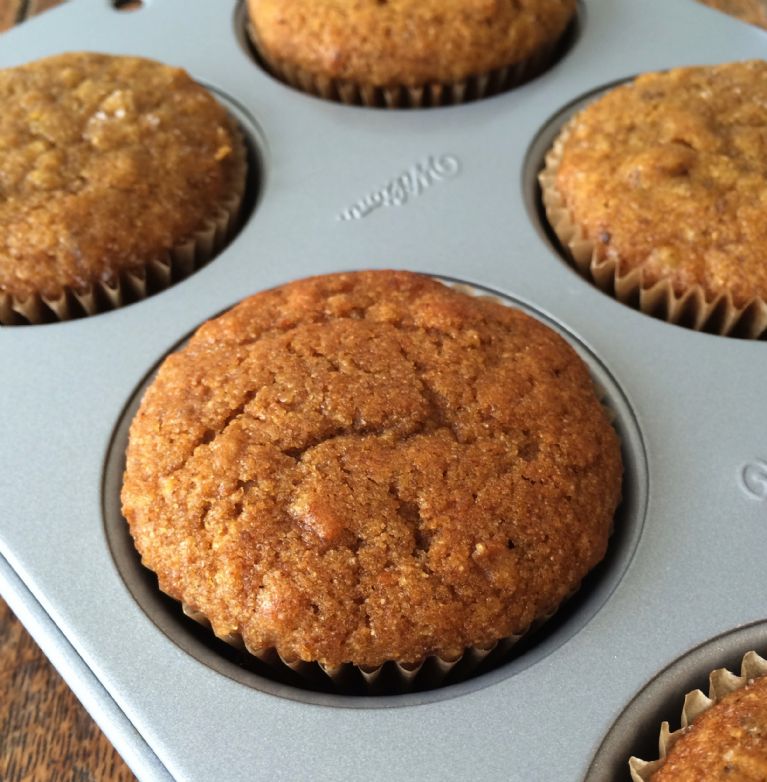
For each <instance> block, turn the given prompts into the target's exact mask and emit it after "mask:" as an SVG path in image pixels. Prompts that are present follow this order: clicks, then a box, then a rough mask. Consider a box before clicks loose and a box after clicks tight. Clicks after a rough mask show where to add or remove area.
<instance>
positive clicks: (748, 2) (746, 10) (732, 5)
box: [698, 0, 767, 28]
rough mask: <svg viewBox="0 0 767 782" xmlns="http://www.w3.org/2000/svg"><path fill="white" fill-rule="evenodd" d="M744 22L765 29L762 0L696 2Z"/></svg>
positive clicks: (765, 22)
mask: <svg viewBox="0 0 767 782" xmlns="http://www.w3.org/2000/svg"><path fill="white" fill-rule="evenodd" d="M698 2H701V3H703V4H704V5H708V6H710V7H711V8H716V10H717V11H722V12H723V13H725V14H729V15H730V16H735V17H737V18H738V19H741V20H743V21H744V22H749V23H750V24H755V25H758V26H759V27H764V28H767V8H765V7H764V3H763V2H762V0H698Z"/></svg>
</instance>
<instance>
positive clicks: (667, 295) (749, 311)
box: [538, 126, 767, 339]
mask: <svg viewBox="0 0 767 782" xmlns="http://www.w3.org/2000/svg"><path fill="white" fill-rule="evenodd" d="M569 134H570V130H569V127H568V126H565V128H564V129H563V130H562V132H561V133H560V134H559V136H558V137H557V138H556V140H555V141H554V144H553V146H552V147H551V149H550V150H549V152H548V153H547V155H546V164H545V167H544V169H543V170H542V171H541V172H540V174H539V175H538V182H539V184H540V186H541V198H542V201H543V206H544V210H545V212H546V218H547V220H548V223H549V225H550V226H551V228H552V230H553V231H554V234H555V235H556V237H557V239H558V240H559V242H560V244H561V246H562V249H563V250H564V253H565V255H566V257H567V258H568V259H569V261H570V262H571V263H572V264H573V265H574V266H575V267H576V268H577V269H578V270H579V271H580V272H581V274H583V275H584V276H585V277H586V278H587V279H588V280H590V281H591V282H592V283H593V284H594V285H596V287H597V288H599V289H600V290H602V291H603V292H604V293H607V294H608V295H610V296H612V297H614V298H616V299H617V300H618V301H620V302H621V303H623V304H626V305H628V306H629V307H633V308H634V309H638V310H640V311H641V312H643V313H644V314H645V315H650V316H652V317H654V318H659V319H661V320H665V321H666V322H667V323H673V324H676V325H680V326H685V327H687V328H691V329H694V330H695V331H706V332H710V333H714V334H719V335H721V336H725V337H726V336H738V337H745V338H747V339H764V338H765V337H767V301H765V300H764V299H762V298H759V297H756V298H753V299H751V300H750V301H747V302H746V303H744V304H740V305H739V304H736V303H735V302H734V301H733V297H732V294H731V293H729V292H726V293H721V294H719V295H716V296H711V295H707V294H706V292H705V291H704V290H703V288H702V287H701V286H700V285H694V286H690V287H689V288H687V289H686V290H684V291H678V290H675V289H674V286H673V284H672V282H671V281H670V280H669V279H661V280H653V281H649V280H647V279H646V274H645V270H644V268H643V267H642V266H638V267H636V268H633V269H629V270H626V269H625V268H622V267H623V266H624V264H622V263H621V259H620V258H619V257H608V255H607V253H606V251H605V249H604V246H603V245H601V244H598V243H595V242H594V241H593V240H592V239H590V238H589V237H588V236H587V235H586V232H585V231H584V229H583V227H582V226H580V225H578V223H577V221H576V219H575V217H574V216H573V215H572V213H571V212H570V210H569V209H568V207H567V204H566V203H565V199H564V197H563V196H562V194H561V193H560V192H559V190H558V189H557V186H556V177H557V171H558V170H559V165H560V162H561V160H562V150H563V147H564V144H565V142H566V141H567V138H568V136H569Z"/></svg>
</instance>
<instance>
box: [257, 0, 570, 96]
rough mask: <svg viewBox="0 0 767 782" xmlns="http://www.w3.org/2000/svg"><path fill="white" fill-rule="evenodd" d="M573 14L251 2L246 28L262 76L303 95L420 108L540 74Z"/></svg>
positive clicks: (543, 6)
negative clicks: (269, 76)
mask: <svg viewBox="0 0 767 782" xmlns="http://www.w3.org/2000/svg"><path fill="white" fill-rule="evenodd" d="M577 13H578V9H577V3H576V0H523V2H522V3H515V4H513V3H510V2H508V0H502V1H501V2H494V3H491V4H489V5H488V4H479V5H476V4H475V5H474V7H472V6H471V5H467V4H465V3H459V2H456V0H450V2H449V4H448V5H447V7H445V6H444V5H443V6H441V7H440V6H439V5H436V6H435V5H434V4H433V3H432V2H426V3H418V2H415V1H414V0H388V2H380V0H379V1H375V0H355V2H354V3H352V4H351V6H348V7H344V4H338V3H334V2H328V0H323V2H321V3H313V2H302V0H299V1H298V2H294V3H290V4H282V3H280V2H279V0H247V8H246V14H245V22H244V23H245V26H246V29H247V33H248V37H249V39H250V42H251V44H252V46H253V47H254V49H255V51H256V52H257V54H258V57H259V59H260V61H261V62H262V63H263V64H264V65H265V66H266V67H267V70H269V71H271V72H272V73H273V74H274V75H275V76H276V77H277V78H278V79H280V80H281V81H283V82H285V83H287V84H289V85H290V86H292V87H294V88H296V89H298V90H300V91H302V92H306V93H309V94H312V95H315V96H317V97H321V98H324V99H327V100H333V101H338V102H341V103H345V104H349V105H359V106H368V107H382V108H383V107H385V108H426V107H431V106H441V105H457V104H461V103H465V102H467V101H471V100H476V99H480V98H483V97H487V96H490V95H493V94H496V93H499V92H504V91H506V90H509V89H512V88H513V87H515V86H518V85H520V84H522V83H524V82H526V81H528V80H530V79H532V78H534V77H535V76H537V75H539V74H540V73H541V72H543V71H544V70H545V69H546V68H547V67H548V66H549V65H550V64H552V62H553V61H554V60H555V59H556V57H557V55H558V54H559V52H560V51H561V48H562V46H563V42H564V40H565V39H566V38H567V37H568V31H570V29H571V27H572V26H573V25H574V24H575V21H576V19H577ZM307 15H309V17H310V23H307Z"/></svg>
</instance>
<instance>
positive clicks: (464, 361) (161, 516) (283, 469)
mask: <svg viewBox="0 0 767 782" xmlns="http://www.w3.org/2000/svg"><path fill="white" fill-rule="evenodd" d="M621 474H622V466H621V455H620V448H619V444H618V438H617V436H616V433H615V431H614V430H613V428H612V426H611V425H610V423H609V421H608V418H607V415H606V413H605V411H604V410H603V408H602V406H601V404H600V401H599V399H598V398H597V396H596V394H595V392H594V388H593V385H592V382H591V379H590V376H589V373H588V371H587V369H586V366H585V365H584V363H583V362H582V361H581V360H580V358H579V357H578V356H577V355H576V353H575V352H574V351H573V349H572V348H571V347H570V346H569V345H568V344H567V343H566V342H565V341H564V340H563V339H562V338H561V337H559V336H558V335H557V334H556V333H554V332H553V331H552V330H551V329H549V328H547V327H546V326H543V325H542V324H541V323H539V322H538V321H536V320H534V319H532V318H530V317H529V316H527V315H525V314H523V313H521V312H519V311H517V310H514V309H510V308H508V307H505V306H503V305H501V304H499V303H498V302H497V301H494V300H488V299H485V298H482V299H480V298H476V297H473V296H470V295H468V294H466V293H461V292H458V291H457V290H455V289H452V288H448V287H446V286H444V285H442V284H440V283H438V282H436V281H434V280H432V279H430V278H427V277H422V276H420V275H416V274H411V273H407V272H393V271H382V272H360V273H348V274H336V275H329V276H323V277H315V278H310V279H306V280H300V281H297V282H293V283H290V284H288V285H285V286H282V287H280V288H276V289H274V290H270V291H266V292H263V293H259V294H257V295H256V296H253V297H252V298H250V299H247V300H246V301H244V302H243V303H241V304H240V305H238V306H237V307H235V308H234V309H233V310H231V311H230V312H228V313H226V314H225V315H222V316H221V317H219V318H217V319H215V320H213V321H210V322H208V323H206V324H205V325H204V326H202V327H201V328H200V329H199V330H198V332H197V333H196V334H195V335H194V336H193V337H192V339H191V340H190V341H189V343H188V345H187V346H186V347H185V348H183V349H182V350H181V351H179V352H178V353H175V354H173V355H171V356H170V357H169V358H168V359H167V360H166V361H165V362H164V364H163V365H162V367H161V368H160V370H159V372H158V374H157V377H156V378H155V380H154V381H153V382H152V385H151V386H150V388H149V389H148V390H147V392H146V395H145V397H144V399H143V401H142V403H141V407H140V409H139V411H138V413H137V415H136V417H135V419H134V421H133V423H132V425H131V430H130V442H129V446H128V452H127V467H126V471H125V477H124V486H123V492H122V500H123V512H124V515H125V518H126V519H127V521H128V523H129V525H130V530H131V534H132V535H133V538H134V540H135V543H136V546H137V548H138V550H139V552H140V553H141V556H142V561H143V562H144V564H145V565H146V566H147V567H149V568H150V569H152V570H153V571H155V572H156V573H157V575H158V578H159V584H160V587H161V589H162V590H163V591H165V592H167V593H168V594H169V595H171V596H172V597H175V598H177V599H178V600H181V601H183V602H184V603H185V604H186V605H187V606H188V607H189V608H190V609H191V612H192V613H193V614H195V615H197V616H199V615H200V614H201V615H204V616H205V617H207V618H208V619H209V620H210V622H211V624H212V627H213V629H214V631H215V633H216V634H217V635H219V636H220V637H224V638H228V639H231V638H237V637H241V638H242V639H243V640H244V642H245V645H246V646H247V648H248V649H250V650H251V651H252V652H253V653H256V654H260V653H262V652H263V650H265V649H270V648H274V649H276V650H277V651H278V652H279V654H280V655H281V656H282V657H283V658H284V659H286V660H304V661H316V662H319V663H321V664H323V665H325V666H329V667H336V666H339V665H343V664H345V663H353V664H355V665H357V666H364V667H366V668H373V667H376V666H380V665H381V664H382V663H384V662H386V661H389V660H393V661H397V662H400V663H417V662H419V661H421V660H423V659H424V658H425V657H427V656H429V655H436V656H439V657H442V658H443V659H455V658H456V657H457V656H460V654H461V653H462V652H463V650H464V648H466V647H471V646H479V647H483V648H486V647H487V646H489V645H492V644H493V643H494V642H496V641H497V640H499V639H503V638H506V637H508V636H512V635H515V634H518V633H521V632H524V631H525V630H526V629H527V628H528V627H529V626H530V625H531V624H532V623H533V622H535V621H536V620H538V619H541V618H544V617H547V616H549V615H550V614H551V613H552V612H553V611H554V610H555V609H556V608H557V606H558V605H559V604H560V603H561V602H562V601H563V600H564V599H565V598H566V597H567V596H569V595H570V594H571V593H572V592H573V591H574V590H575V589H576V588H577V586H578V585H579V583H580V581H581V580H582V579H583V578H584V576H585V575H586V574H587V573H588V572H589V571H590V570H591V569H592V568H593V567H594V566H595V565H596V564H597V563H598V562H599V561H600V560H601V559H602V558H603V556H604V554H605V551H606V549H607V542H608V537H609V535H610V532H611V528H612V524H613V516H614V512H615V509H616V505H617V503H618V500H619V497H620V491H621Z"/></svg>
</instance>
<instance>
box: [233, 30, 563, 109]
mask: <svg viewBox="0 0 767 782" xmlns="http://www.w3.org/2000/svg"><path fill="white" fill-rule="evenodd" d="M573 24H574V21H572V22H570V24H569V25H568V26H567V28H565V32H564V33H563V34H562V36H560V37H559V38H558V39H556V40H554V41H553V42H551V43H547V44H545V45H543V46H540V47H539V48H538V49H537V50H536V51H535V53H534V54H533V55H531V56H530V57H528V58H526V59H524V60H521V61H519V62H517V63H513V64H511V65H508V66H506V67H503V68H496V69H494V70H491V71H487V72H486V73H480V74H476V75H472V76H469V77H467V78H465V79H462V80H460V81H455V82H432V83H429V84H424V85H420V86H418V87H408V86H405V85H395V86H388V87H383V86H380V85H374V84H362V83H357V82H354V81H347V80H343V79H333V78H331V77H329V76H324V75H322V74H315V73H312V72H310V71H307V70H305V69H303V68H300V67H299V66H297V65H295V64H293V63H290V62H288V61H286V60H284V59H281V58H278V57H274V56H272V55H270V54H268V53H267V52H266V51H265V50H264V49H263V48H262V47H261V45H260V43H259V40H258V36H257V35H256V32H255V30H254V29H253V26H252V25H251V24H249V23H246V28H247V32H248V38H249V40H250V43H251V45H252V47H253V49H254V52H255V54H256V56H257V58H258V60H259V61H260V62H261V64H262V65H263V66H264V67H265V68H266V70H268V71H269V72H270V73H271V74H272V75H273V76H275V77H276V78H277V79H279V80H280V81H283V82H285V83H286V84H289V85H290V86H291V87H294V88H295V89H297V90H300V91H301V92H306V93H309V94H310V95H314V96H316V97H318V98H323V99H325V100H330V101H335V102H337V103H344V104H346V105H348V106H366V107H368V108H386V109H407V108H410V109H424V108H431V107H434V106H455V105H460V104H462V103H468V102H470V101H475V100H480V99H482V98H488V97H490V96H491V95H497V94H498V93H501V92H506V91H507V90H510V89H513V88H514V87H518V86H519V85H521V84H524V83H525V82H527V81H530V80H531V79H533V78H535V77H536V76H538V75H539V74H541V73H543V71H545V70H546V69H547V68H548V67H549V66H550V65H551V64H552V63H553V62H554V60H555V59H556V57H557V55H558V54H559V51H560V46H561V44H562V42H563V41H564V40H565V39H566V38H567V37H568V36H569V35H570V34H571V28H572V26H573Z"/></svg>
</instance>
